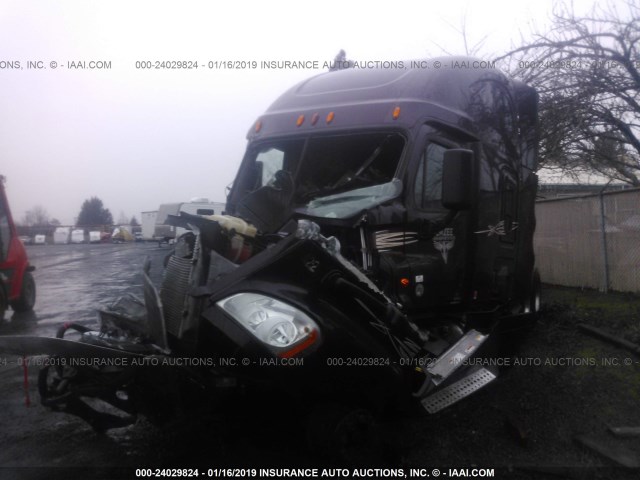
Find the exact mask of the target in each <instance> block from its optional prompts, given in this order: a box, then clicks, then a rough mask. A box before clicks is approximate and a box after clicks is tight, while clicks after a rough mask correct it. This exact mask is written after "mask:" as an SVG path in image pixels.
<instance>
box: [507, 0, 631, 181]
mask: <svg viewBox="0 0 640 480" xmlns="http://www.w3.org/2000/svg"><path fill="white" fill-rule="evenodd" d="M639 3H640V1H639V0H627V1H626V2H624V3H617V4H608V5H606V6H604V7H594V9H593V10H592V12H591V13H590V14H589V15H586V16H580V17H579V16H577V15H576V14H575V11H574V9H573V5H572V4H569V5H567V4H566V3H559V4H556V6H555V8H554V13H553V27H552V28H551V30H550V31H549V32H548V33H546V34H537V35H535V37H534V41H533V42H532V43H530V44H528V45H526V46H523V47H520V48H517V49H515V50H512V51H511V52H509V53H507V54H506V55H504V56H502V57H499V58H497V59H496V60H497V61H499V60H508V61H509V65H510V68H509V70H510V71H511V74H513V75H515V76H516V77H519V78H521V79H522V80H524V81H525V82H526V83H528V84H530V85H532V86H534V87H536V88H537V90H538V92H539V94H540V132H541V145H540V154H541V164H542V165H544V166H547V167H555V168H559V169H561V170H563V171H565V172H574V173H575V172H580V171H588V172H598V173H600V174H603V175H605V176H607V177H609V178H611V179H615V180H619V181H623V182H626V183H629V184H632V185H635V186H640V49H639V47H640V45H639V44H640V5H639Z"/></svg>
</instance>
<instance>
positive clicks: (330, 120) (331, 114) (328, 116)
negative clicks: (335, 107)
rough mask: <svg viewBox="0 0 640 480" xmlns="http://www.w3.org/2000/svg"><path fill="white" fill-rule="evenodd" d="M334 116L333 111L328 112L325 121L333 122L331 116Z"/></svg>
mask: <svg viewBox="0 0 640 480" xmlns="http://www.w3.org/2000/svg"><path fill="white" fill-rule="evenodd" d="M335 116H336V114H335V113H333V112H329V114H328V115H327V123H331V122H333V118H334V117H335Z"/></svg>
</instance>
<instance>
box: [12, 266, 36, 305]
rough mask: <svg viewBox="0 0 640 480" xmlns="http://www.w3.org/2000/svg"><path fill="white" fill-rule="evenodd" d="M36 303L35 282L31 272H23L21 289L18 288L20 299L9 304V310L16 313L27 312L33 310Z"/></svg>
mask: <svg viewBox="0 0 640 480" xmlns="http://www.w3.org/2000/svg"><path fill="white" fill-rule="evenodd" d="M35 303H36V282H35V280H34V279H33V275H31V272H24V276H23V277H22V288H20V297H18V299H17V300H14V301H13V302H11V308H13V309H14V310H15V311H16V312H28V311H30V310H33V306H34V305H35Z"/></svg>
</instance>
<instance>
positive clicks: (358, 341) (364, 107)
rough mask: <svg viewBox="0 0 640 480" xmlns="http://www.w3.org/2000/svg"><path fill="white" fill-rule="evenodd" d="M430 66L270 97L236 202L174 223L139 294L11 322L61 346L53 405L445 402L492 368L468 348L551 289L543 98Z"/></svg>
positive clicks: (145, 410)
mask: <svg viewBox="0 0 640 480" xmlns="http://www.w3.org/2000/svg"><path fill="white" fill-rule="evenodd" d="M438 61H439V62H441V65H444V67H443V68H440V69H435V68H424V65H425V63H429V62H422V63H421V66H422V67H423V68H419V69H410V68H407V69H371V70H365V69H344V70H339V71H333V72H328V73H324V74H321V75H318V76H315V77H313V78H310V79H309V80H306V81H304V82H302V83H300V84H298V85H296V86H294V87H293V88H291V89H290V90H288V91H287V92H286V93H284V94H283V95H282V96H281V97H280V98H278V99H277V100H276V101H275V103H273V105H272V106H271V107H270V108H269V109H268V110H267V112H266V113H265V114H264V115H262V116H261V117H260V118H259V119H258V120H257V121H256V122H255V124H254V125H253V126H252V127H251V129H250V131H249V133H248V146H247V150H246V154H245V156H244V158H243V160H242V163H241V165H240V168H239V171H238V173H237V176H236V179H235V181H234V183H233V187H232V188H231V190H230V193H229V195H228V198H227V208H226V212H227V215H224V216H197V215H189V214H185V213H182V214H180V215H179V216H174V217H171V218H170V220H169V221H170V222H172V223H173V224H174V225H175V226H181V227H186V228H188V229H189V230H190V232H187V233H186V234H185V235H183V236H182V237H180V239H178V241H177V243H176V247H175V252H174V253H173V254H172V255H171V256H170V257H169V258H168V260H167V262H166V267H165V273H164V278H163V282H162V285H161V287H160V289H159V291H156V289H155V287H154V286H153V285H152V284H151V282H150V280H149V278H148V276H146V275H145V295H144V296H145V302H144V303H145V304H146V306H145V305H142V306H140V308H139V312H138V313H136V309H135V308H126V307H123V305H122V304H120V307H118V306H115V307H114V308H112V309H110V310H108V311H103V312H101V319H102V324H101V327H100V329H99V330H96V331H91V330H89V329H88V328H87V327H84V326H81V325H75V324H67V325H66V326H65V327H64V328H62V329H61V332H60V334H59V335H58V336H59V337H60V338H58V339H27V338H24V337H23V338H22V339H20V340H16V338H18V337H14V339H13V343H12V344H11V345H13V347H12V348H13V349H14V350H16V351H17V350H20V352H19V353H23V354H24V353H48V354H54V355H57V356H58V357H62V358H68V359H69V362H67V363H66V365H64V366H62V364H61V362H58V363H56V365H55V366H51V367H47V368H45V369H44V370H43V371H42V372H41V375H40V393H41V396H42V400H43V402H44V403H45V404H46V405H49V406H51V407H53V408H55V409H58V410H64V411H67V412H69V413H74V414H77V415H80V416H81V417H82V418H85V419H86V420H88V421H89V422H90V423H91V424H92V425H93V426H94V427H95V428H97V429H105V428H109V427H113V426H121V425H123V424H124V423H127V422H130V421H133V419H134V418H135V414H138V413H142V414H146V415H147V416H149V417H150V418H151V419H157V420H159V421H160V420H162V419H166V418H170V417H171V416H172V415H174V414H175V413H176V412H177V411H178V410H179V409H180V408H183V409H188V408H190V407H189V405H190V404H191V403H195V402H196V398H206V399H208V400H206V401H204V403H205V404H207V402H213V403H215V401H216V400H215V399H216V398H219V397H218V396H219V394H220V392H221V391H223V390H224V391H229V390H233V389H235V388H236V387H238V389H239V390H242V391H254V392H256V391H258V392H262V393H259V394H257V393H254V394H253V395H258V396H259V398H260V401H261V402H262V401H267V400H268V399H269V398H277V399H278V402H280V404H281V405H312V404H313V405H320V404H324V405H327V404H335V403H340V404H341V405H344V406H345V411H349V409H352V410H353V409H362V410H367V411H370V412H382V411H388V410H389V409H401V410H403V409H409V410H411V409H418V410H420V411H422V412H424V411H426V412H429V413H435V412H437V411H439V410H441V409H443V408H445V407H447V406H448V405H451V404H452V403H454V402H456V401H458V400H460V399H461V398H463V397H465V396H467V395H469V394H471V393H472V392H474V391H475V390H477V389H479V388H481V387H482V386H484V385H486V384H487V383H489V382H490V381H492V380H493V379H494V378H495V377H496V375H497V372H496V371H495V370H494V369H493V368H492V367H491V366H489V365H488V364H487V363H488V362H487V363H484V362H475V361H471V360H473V359H474V358H489V357H490V356H491V355H495V352H496V351H497V350H496V348H495V347H496V344H497V343H499V342H496V339H498V340H504V339H505V338H509V335H508V333H509V332H510V331H512V330H514V329H517V328H519V327H522V326H524V325H525V324H526V323H527V320H528V319H529V318H531V317H532V316H534V315H535V313H536V312H537V310H538V308H539V302H540V281H539V278H538V275H537V273H536V271H535V269H534V254H533V245H532V240H533V232H534V228H535V218H534V200H535V196H536V189H537V177H536V175H535V170H536V155H537V132H536V126H537V95H536V92H535V90H534V89H532V88H530V87H528V86H526V85H524V84H522V83H519V82H518V81H515V80H512V79H509V78H507V77H505V76H504V75H503V74H502V73H500V72H499V71H497V70H495V69H492V68H471V67H468V66H467V67H465V65H471V59H468V58H440V59H438ZM429 65H434V64H433V63H429ZM456 65H458V67H459V68H455V66H456ZM447 66H448V67H447ZM69 328H72V329H76V330H79V331H80V332H81V333H82V336H81V339H80V340H79V341H74V342H72V341H68V340H65V339H62V338H61V337H62V336H63V335H64V332H65V331H66V330H67V329H69ZM16 345H19V347H17V346H16ZM498 346H499V345H498ZM503 346H504V345H503ZM2 347H4V349H5V350H6V349H7V348H9V346H8V343H7V342H4V344H3V345H2ZM79 356H85V357H86V356H90V357H94V358H125V359H128V360H129V362H128V364H127V363H126V362H125V363H124V364H122V365H121V366H120V367H114V366H113V365H108V366H106V367H105V366H103V365H102V364H94V365H88V366H85V365H78V364H77V362H76V364H74V363H73V362H72V361H71V360H73V358H74V357H79ZM185 358H186V359H189V358H190V359H193V360H194V362H191V363H190V364H189V362H187V364H186V365H185V362H184V361H183V360H184V359H185ZM172 359H173V360H177V359H180V360H181V362H177V361H171V360H172ZM203 359H208V360H209V361H204V360H203ZM195 360H198V361H197V362H196V361H195ZM292 364H295V365H296V366H295V367H292V366H291V365H292ZM162 365H165V367H162ZM283 365H284V366H283ZM265 385H267V386H268V390H264V389H257V390H251V388H252V387H257V386H260V387H264V386H265ZM240 387H241V388H240ZM266 391H268V392H270V393H264V392H266ZM273 392H275V393H273ZM87 397H94V398H98V399H100V400H102V401H106V402H108V403H110V404H111V405H113V406H115V407H117V408H119V409H120V410H123V411H124V412H126V414H127V416H124V417H123V416H112V415H108V414H106V413H104V412H98V411H97V410H95V409H93V408H92V407H91V406H90V405H89V404H87V403H86V402H85V399H86V398H87ZM254 398H255V397H254ZM300 400H304V401H300ZM309 400H312V401H309ZM281 402H285V403H284V404H283V403H281ZM310 408H311V407H310Z"/></svg>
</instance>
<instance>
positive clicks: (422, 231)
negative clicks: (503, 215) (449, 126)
mask: <svg viewBox="0 0 640 480" xmlns="http://www.w3.org/2000/svg"><path fill="white" fill-rule="evenodd" d="M417 145H418V147H419V148H418V149H417V150H418V151H417V152H414V157H413V159H412V163H411V165H410V166H409V169H408V171H407V197H406V206H407V224H406V235H405V239H406V244H405V252H406V261H407V264H408V266H409V269H410V275H409V276H408V280H409V282H410V283H409V285H407V289H406V290H407V292H406V293H407V295H406V296H407V297H408V298H409V299H410V305H413V306H415V307H418V308H420V309H422V308H425V307H432V306H439V305H442V306H443V307H444V306H450V305H451V304H456V303H459V302H461V301H462V299H463V288H464V284H465V270H466V262H467V254H466V252H467V237H468V212H454V211H451V210H449V209H446V208H445V207H443V206H442V201H441V200H442V166H443V159H444V153H445V152H446V151H447V150H448V149H452V148H467V147H468V145H467V144H465V143H464V142H463V141H460V140H458V139H456V138H454V137H453V136H451V135H446V134H444V133H442V132H437V131H434V130H433V129H432V128H430V127H425V128H424V131H423V132H422V135H421V138H420V141H419V142H418V144H417ZM412 235H414V237H412ZM406 301H407V299H405V302H406Z"/></svg>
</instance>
